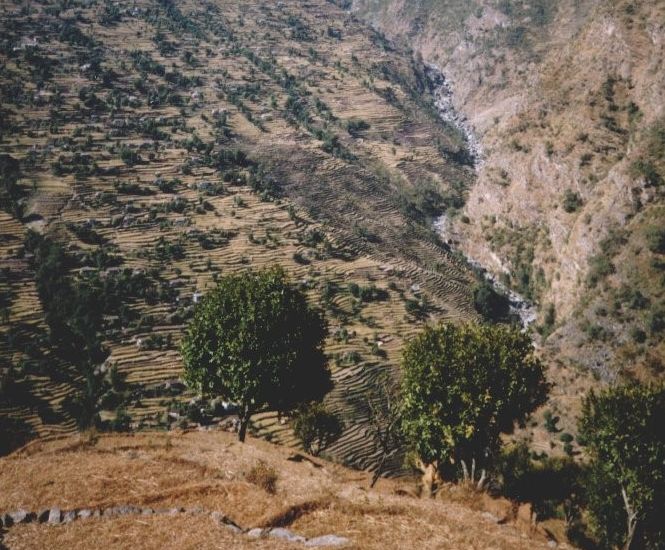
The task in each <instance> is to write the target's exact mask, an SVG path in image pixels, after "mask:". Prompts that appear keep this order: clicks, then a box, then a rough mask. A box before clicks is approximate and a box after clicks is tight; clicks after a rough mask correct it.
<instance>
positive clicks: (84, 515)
mask: <svg viewBox="0 0 665 550" xmlns="http://www.w3.org/2000/svg"><path fill="white" fill-rule="evenodd" d="M93 514H94V511H93V510H90V509H88V508H83V509H82V510H79V511H78V512H77V513H76V515H77V516H78V518H79V519H88V518H91V517H92V516H93Z"/></svg>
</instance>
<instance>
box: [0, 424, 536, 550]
mask: <svg viewBox="0 0 665 550" xmlns="http://www.w3.org/2000/svg"><path fill="white" fill-rule="evenodd" d="M289 458H293V455H292V451H290V450H289V449H286V448H283V447H279V446H274V445H271V444H268V443H265V442H263V441H260V440H255V439H251V440H249V441H248V442H247V443H245V444H244V445H241V444H240V443H238V442H237V441H236V440H235V438H234V436H233V435H231V434H227V433H222V432H219V433H202V432H192V433H181V434H165V433H144V434H140V435H133V436H132V435H122V436H120V435H110V436H102V437H100V438H99V439H97V440H94V439H93V440H88V439H83V441H81V440H80V439H78V438H75V437H73V438H71V439H69V440H59V441H54V442H50V443H42V444H41V445H40V446H35V445H33V446H31V447H30V448H29V449H26V451H24V452H18V453H15V454H13V455H11V456H9V457H6V458H3V459H0V470H1V471H2V476H0V510H12V509H16V508H20V507H24V508H27V509H31V510H39V509H41V508H45V507H47V506H59V507H60V508H62V509H68V508H76V507H93V506H106V505H112V504H133V505H143V506H151V507H155V508H161V507H164V508H166V507H173V506H183V507H194V506H197V507H201V508H203V509H205V510H207V511H212V510H216V511H220V512H222V513H224V514H226V515H227V516H229V517H230V518H231V519H233V520H234V521H235V522H236V523H238V524H239V525H241V526H243V527H247V528H249V527H256V526H283V527H287V528H289V529H291V530H293V531H294V532H296V533H298V534H302V535H304V536H308V537H313V536H318V535H324V534H329V533H335V534H337V535H340V536H344V537H348V538H349V539H350V540H351V541H352V542H353V544H352V546H351V547H354V548H363V549H366V548H367V549H372V548H382V549H383V548H412V547H417V546H418V545H420V546H424V547H427V548H497V549H503V548H505V549H510V550H515V549H519V548H523V549H527V548H546V547H547V545H546V540H545V538H544V537H543V536H542V535H540V534H539V533H537V532H530V531H529V530H527V531H521V530H520V529H518V528H517V527H516V526H514V525H499V524H498V523H497V519H496V517H493V516H491V515H490V514H488V513H487V512H482V510H488V509H490V508H491V507H488V506H484V505H483V504H482V499H478V500H477V501H475V502H474V501H473V498H472V497H469V496H468V495H462V496H460V495H458V496H455V494H454V492H446V493H445V496H443V498H440V499H437V500H422V499H418V498H414V497H411V496H406V495H407V494H408V492H409V489H410V487H409V484H408V482H406V481H394V480H381V482H380V483H379V484H378V486H377V488H376V489H375V490H369V489H368V488H367V487H368V485H369V479H370V476H369V474H366V473H364V472H356V471H352V470H348V469H345V468H343V467H341V466H338V465H336V464H331V463H327V462H325V461H323V460H321V459H312V460H311V461H299V462H296V461H294V460H289ZM259 461H262V462H263V463H264V464H265V465H266V467H267V468H270V469H273V470H274V471H275V472H276V474H277V475H278V477H279V484H278V487H277V492H276V493H275V494H269V493H267V492H266V491H264V490H262V489H261V488H259V487H257V486H255V485H253V484H251V483H248V482H247V481H246V480H245V477H244V476H245V473H246V472H247V471H249V470H250V469H251V468H252V467H253V466H255V465H256V464H257V463H258V462H259ZM470 504H471V505H472V506H470ZM472 507H473V508H476V510H473V509H472ZM91 541H94V546H99V545H101V546H102V547H104V548H129V547H132V548H141V549H142V548H218V547H225V548H228V547H232V548H256V547H266V548H278V549H280V548H289V546H288V545H280V544H278V543H276V542H274V541H273V540H271V539H266V540H263V541H250V540H248V539H247V538H246V537H243V536H236V535H232V534H229V533H228V532H227V531H225V530H224V529H223V528H220V527H217V526H216V525H215V524H214V523H213V522H212V521H211V520H210V519H209V518H206V517H204V516H195V517H192V516H176V517H161V516H156V517H148V518H145V517H139V516H136V517H123V518H118V519H102V520H86V521H78V522H74V523H72V524H70V525H64V526H58V527H53V526H52V527H46V526H38V525H28V526H21V527H17V528H14V529H12V530H11V531H10V532H9V534H8V536H7V537H6V544H7V545H8V546H9V548H89V547H90V546H91V545H93V543H92V542H91Z"/></svg>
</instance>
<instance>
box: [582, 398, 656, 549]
mask: <svg viewBox="0 0 665 550" xmlns="http://www.w3.org/2000/svg"><path fill="white" fill-rule="evenodd" d="M663 419H665V385H659V386H652V385H647V386H639V385H628V386H619V387H614V388H610V389H608V390H605V391H603V392H600V393H595V392H591V393H590V394H589V396H588V397H587V398H586V399H585V401H584V404H583V408H582V416H581V419H580V423H579V431H580V437H579V439H580V440H581V441H582V442H583V443H585V444H586V446H587V451H588V453H589V457H590V459H591V460H590V465H589V476H588V480H587V500H588V509H589V511H590V513H591V516H592V519H593V522H592V527H593V528H594V530H595V532H596V534H597V535H598V536H599V538H600V539H601V542H602V543H603V544H604V545H606V546H607V547H616V546H623V548H624V549H626V550H628V549H629V548H649V549H657V548H665V521H664V516H663V511H665V423H663Z"/></svg>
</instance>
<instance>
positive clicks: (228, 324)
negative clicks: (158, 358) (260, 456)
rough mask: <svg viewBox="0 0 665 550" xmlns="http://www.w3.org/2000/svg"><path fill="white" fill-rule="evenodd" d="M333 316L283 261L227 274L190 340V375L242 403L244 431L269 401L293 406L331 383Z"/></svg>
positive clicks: (201, 386) (199, 311)
mask: <svg viewBox="0 0 665 550" xmlns="http://www.w3.org/2000/svg"><path fill="white" fill-rule="evenodd" d="M326 330H327V328H326V323H325V320H324V319H323V317H322V315H321V313H320V312H319V311H317V310H315V309H313V308H312V307H310V306H309V305H308V303H307V299H306V296H305V295H304V293H303V292H301V291H300V290H298V289H297V288H296V287H295V286H294V285H292V284H291V283H290V282H289V281H288V279H287V277H286V274H285V273H284V271H283V270H282V269H281V268H278V267H273V268H269V269H265V270H261V271H258V272H251V271H250V272H246V273H241V274H237V275H228V276H225V277H221V278H220V279H219V281H218V284H217V287H216V288H215V289H214V290H213V291H212V292H210V293H209V294H208V295H207V296H205V297H204V298H203V300H202V301H201V302H200V303H199V305H198V306H197V308H196V311H195V313H194V317H193V319H192V321H191V323H190V324H189V326H188V328H187V331H186V334H185V337H184V339H183V343H182V355H183V359H184V362H185V378H186V380H187V382H188V383H189V384H190V385H191V386H192V387H194V388H196V389H197V390H198V391H200V392H201V393H202V394H204V395H215V396H220V397H224V398H225V399H228V400H229V401H232V402H234V403H236V404H237V405H238V406H239V408H240V411H241V412H240V419H241V425H240V434H239V435H240V439H241V440H243V439H244V436H245V431H246V428H247V424H248V422H249V418H250V417H251V415H252V414H254V413H256V412H257V411H260V410H263V409H272V410H278V411H283V412H285V411H288V410H291V409H293V408H295V407H296V406H298V405H299V404H301V403H304V402H308V401H312V400H318V399H321V398H322V397H323V395H325V393H326V392H327V391H328V390H329V389H330V386H331V383H330V375H329V371H328V369H327V367H326V360H325V355H324V353H323V350H322V345H323V340H324V338H325V335H326Z"/></svg>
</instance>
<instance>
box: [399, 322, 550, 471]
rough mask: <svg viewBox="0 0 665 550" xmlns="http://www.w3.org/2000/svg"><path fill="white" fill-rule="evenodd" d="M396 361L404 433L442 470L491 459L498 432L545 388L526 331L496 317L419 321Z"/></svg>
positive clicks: (524, 411) (496, 447) (422, 457)
mask: <svg viewBox="0 0 665 550" xmlns="http://www.w3.org/2000/svg"><path fill="white" fill-rule="evenodd" d="M402 365H403V369H404V379H403V387H402V393H403V400H404V401H403V406H402V415H403V418H402V428H403V431H404V435H405V437H406V440H407V442H408V443H409V444H410V446H411V448H412V449H413V451H414V452H415V454H416V455H417V457H418V459H419V460H420V461H422V463H423V464H427V465H435V467H436V468H437V469H438V470H439V472H440V473H441V474H444V475H445V474H448V475H450V474H451V473H452V472H453V471H455V470H456V469H457V468H459V464H460V462H461V461H465V462H466V463H467V464H469V463H471V461H472V460H475V461H476V462H478V463H479V464H480V465H481V466H483V467H484V466H486V465H489V464H491V462H492V460H493V459H494V458H495V457H496V455H497V452H498V450H499V448H500V444H501V442H500V439H499V434H500V433H502V432H510V431H512V429H513V425H514V423H515V422H521V421H523V420H524V419H525V418H526V416H527V415H528V414H529V413H530V412H532V411H533V410H534V409H535V408H536V407H537V406H538V405H539V404H541V403H542V402H543V400H544V398H545V396H546V393H547V386H546V383H545V380H544V375H543V367H542V365H541V364H540V362H539V360H538V359H537V358H536V357H535V356H534V353H533V348H532V345H531V340H530V338H529V336H528V335H526V334H523V333H521V332H520V331H519V330H518V329H515V328H510V327H506V326H501V325H496V326H485V325H473V324H466V325H452V324H442V325H440V326H438V327H436V328H434V327H427V328H425V330H424V331H423V332H422V333H421V334H419V335H418V336H417V337H416V338H414V339H413V340H411V341H410V342H409V343H408V344H407V345H406V347H405V349H404V352H403V360H402Z"/></svg>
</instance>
